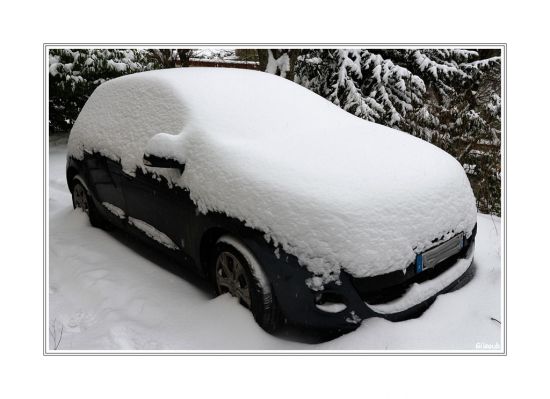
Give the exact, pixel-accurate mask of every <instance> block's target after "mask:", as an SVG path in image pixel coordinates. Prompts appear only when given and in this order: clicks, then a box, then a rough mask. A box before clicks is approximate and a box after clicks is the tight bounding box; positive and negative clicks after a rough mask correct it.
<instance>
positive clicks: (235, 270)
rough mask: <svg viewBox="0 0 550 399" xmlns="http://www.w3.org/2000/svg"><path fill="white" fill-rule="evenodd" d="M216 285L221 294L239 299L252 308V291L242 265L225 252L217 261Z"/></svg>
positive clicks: (233, 256)
mask: <svg viewBox="0 0 550 399" xmlns="http://www.w3.org/2000/svg"><path fill="white" fill-rule="evenodd" d="M216 284H217V286H218V291H219V292H220V293H221V294H224V293H226V292H228V293H230V294H231V295H232V296H234V297H236V298H237V299H239V302H241V303H242V304H243V305H245V306H246V307H247V308H250V305H251V300H250V290H249V283H248V278H247V277H246V274H245V269H244V266H243V265H242V263H241V262H240V261H239V260H238V259H237V257H235V255H233V254H232V253H230V252H227V251H223V252H221V253H220V254H219V255H218V259H217V260H216Z"/></svg>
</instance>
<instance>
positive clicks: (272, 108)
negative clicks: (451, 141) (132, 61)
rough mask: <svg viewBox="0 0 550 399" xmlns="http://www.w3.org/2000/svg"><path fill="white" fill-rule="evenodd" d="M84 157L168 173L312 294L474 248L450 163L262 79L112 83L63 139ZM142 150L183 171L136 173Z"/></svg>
mask: <svg viewBox="0 0 550 399" xmlns="http://www.w3.org/2000/svg"><path fill="white" fill-rule="evenodd" d="M158 133H163V134H159V135H157V134H158ZM153 136H155V137H153ZM84 151H90V152H91V151H98V152H101V153H102V154H104V155H105V156H108V157H110V158H112V159H114V160H117V161H118V160H119V161H120V162H121V164H122V167H123V169H124V170H125V171H126V172H127V173H130V174H131V173H134V172H135V169H136V168H142V169H144V170H149V171H154V172H155V173H158V174H162V175H164V176H165V177H167V178H168V179H169V180H170V181H171V182H172V183H173V184H176V185H179V186H182V187H187V188H188V189H189V190H190V194H191V198H192V199H193V201H194V202H195V203H196V205H197V206H198V208H199V210H200V211H201V212H204V213H206V212H210V211H218V212H224V213H226V214H227V215H229V216H232V217H235V218H238V219H240V220H243V221H244V222H245V223H246V224H247V225H248V226H250V227H253V228H256V229H258V230H261V231H263V232H264V233H265V236H266V239H267V240H271V241H272V242H273V243H274V244H275V245H280V246H282V248H283V249H284V250H285V251H287V252H288V253H291V254H293V255H295V256H296V257H297V258H298V259H299V261H300V262H301V264H303V265H304V266H306V267H307V268H308V269H309V270H310V271H312V272H313V273H315V274H316V275H317V276H318V277H319V278H318V279H313V280H312V281H310V284H313V286H320V285H322V284H323V283H326V282H327V281H330V280H335V279H337V278H338V275H339V272H340V270H341V269H344V270H346V271H347V272H349V273H351V274H352V275H354V276H357V277H366V276H372V275H377V274H381V273H387V272H391V271H394V270H399V269H405V268H406V267H407V266H408V265H409V264H410V263H411V262H413V261H414V259H415V254H416V253H419V252H422V251H424V250H426V249H428V248H430V247H431V246H433V245H435V244H434V243H433V241H434V239H436V238H441V237H450V236H452V235H454V234H456V233H458V232H465V233H466V235H467V236H469V235H470V234H471V231H472V229H473V227H474V225H475V223H476V207H475V199H474V196H473V193H472V190H471V187H470V184H469V182H468V179H467V177H466V174H465V173H464V170H463V168H462V167H461V165H460V164H459V163H458V162H457V161H456V160H455V159H454V158H452V157H451V156H450V155H449V154H447V153H446V152H444V151H442V150H440V149H438V148H437V147H435V146H433V145H431V144H429V143H427V142H424V141H422V140H420V139H417V138H415V137H413V136H411V135H408V134H406V133H402V132H399V131H397V130H393V129H390V128H386V127H383V126H381V125H377V124H374V123H370V122H367V121H364V120H362V119H359V118H357V117H355V116H353V115H351V114H349V113H347V112H345V111H343V110H341V109H340V108H338V107H337V106H335V105H333V104H332V103H330V102H329V101H327V100H325V99H323V98H321V97H320V96H318V95H316V94H314V93H312V92H310V91H308V90H307V89H304V88H302V87H301V86H299V85H297V84H295V83H292V82H290V81H288V80H286V79H282V78H280V77H277V76H273V75H270V74H267V73H262V72H255V71H248V70H236V69H215V68H212V69H211V68H181V69H172V70H162V71H153V72H145V73H138V74H134V75H129V76H125V77H122V78H118V79H114V80H111V81H109V82H106V83H104V84H102V85H101V86H99V87H98V88H97V89H96V91H95V92H94V94H93V95H92V96H91V98H90V99H89V100H88V102H87V103H86V105H85V107H84V109H83V110H82V112H81V114H80V116H79V117H78V119H77V121H76V123H75V126H74V128H73V130H72V132H71V136H70V139H69V155H70V156H73V157H75V158H78V159H82V157H83V156H84ZM145 152H147V153H150V154H155V155H160V156H165V157H170V158H174V159H177V160H179V161H181V162H185V165H186V167H185V172H184V173H183V174H181V175H180V174H179V173H178V172H177V171H175V170H171V169H158V168H150V167H147V166H144V165H143V162H142V159H143V155H144V153H145Z"/></svg>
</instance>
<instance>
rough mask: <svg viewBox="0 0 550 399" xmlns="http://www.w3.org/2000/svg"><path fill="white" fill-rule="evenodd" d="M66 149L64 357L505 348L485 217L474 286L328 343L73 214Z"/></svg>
mask: <svg viewBox="0 0 550 399" xmlns="http://www.w3.org/2000/svg"><path fill="white" fill-rule="evenodd" d="M65 156H66V146H65V144H63V143H62V142H61V143H59V142H58V143H51V144H50V159H49V329H50V348H51V349H53V348H55V347H56V346H57V349H61V350H79V351H81V350H108V351H113V350H154V351H159V350H169V351H170V350H171V351H173V350H200V351H206V350H217V351H219V350H285V351H288V350H299V351H304V350H316V351H317V350H361V351H366V350H401V351H402V350H445V351H451V350H467V351H476V350H498V351H500V350H501V324H500V322H501V320H502V316H501V265H500V263H501V262H500V256H501V253H500V219H499V218H496V217H490V216H488V215H482V214H479V215H478V235H477V244H476V252H475V260H474V276H473V278H472V280H471V281H470V282H469V283H468V284H467V285H466V286H464V287H463V288H461V289H460V290H458V291H455V292H452V293H449V294H446V295H442V296H440V297H439V298H438V299H437V300H436V302H435V303H434V304H433V305H432V306H431V307H430V308H429V309H428V310H427V311H426V312H425V313H424V314H423V315H422V316H421V317H420V318H417V319H413V320H407V321H403V322H398V323H392V322H389V321H385V320H383V319H379V318H374V319H369V320H366V321H364V322H363V324H362V325H361V327H360V328H359V329H358V330H356V331H354V332H352V333H349V334H346V335H344V336H341V337H339V338H336V339H333V340H331V341H327V342H321V343H319V342H315V343H312V342H314V341H315V340H312V339H310V338H309V337H308V336H307V335H305V336H303V335H301V334H298V335H296V332H288V331H287V332H285V333H283V334H282V335H281V336H277V337H275V336H272V335H269V334H267V333H265V332H264V331H263V330H262V329H260V327H258V326H257V324H256V323H255V322H254V320H253V318H252V316H251V315H250V313H249V312H248V311H247V310H246V309H244V308H243V307H241V306H239V305H238V304H237V303H236V301H235V300H234V299H233V298H231V297H230V296H228V295H224V296H221V297H217V298H214V297H213V294H212V291H211V289H210V287H209V285H208V284H207V283H206V282H204V281H202V280H201V279H200V278H198V277H197V276H195V275H194V274H192V273H188V272H186V271H185V270H183V271H182V270H180V268H178V265H177V264H175V263H174V262H172V261H171V260H168V259H166V258H165V257H164V256H162V255H160V254H158V253H156V252H154V251H152V250H150V249H148V248H144V246H143V245H142V244H141V243H139V242H138V241H136V240H133V239H131V238H128V237H127V236H125V235H124V234H122V233H120V232H117V231H114V232H105V231H102V230H99V229H95V228H93V227H91V226H90V224H89V222H88V220H87V217H86V216H85V215H84V214H83V213H81V212H79V211H74V210H73V209H72V204H71V197H70V193H69V192H68V190H67V187H66V183H65Z"/></svg>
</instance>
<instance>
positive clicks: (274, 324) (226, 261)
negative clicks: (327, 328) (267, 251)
mask: <svg viewBox="0 0 550 399" xmlns="http://www.w3.org/2000/svg"><path fill="white" fill-rule="evenodd" d="M213 259H214V260H213V262H212V263H213V264H212V268H213V273H212V274H213V280H214V284H215V287H216V292H217V293H218V295H222V294H225V293H229V294H231V295H232V296H234V297H235V298H237V299H238V301H239V303H240V304H241V305H243V306H244V307H246V308H248V309H250V311H251V312H252V315H253V316H254V319H255V320H256V322H257V323H258V324H259V325H260V326H261V327H262V328H263V329H264V330H266V331H268V332H274V331H276V330H277V329H279V327H280V326H281V324H282V317H281V315H280V312H279V308H278V306H277V301H276V298H275V296H274V295H273V293H272V290H271V286H270V284H269V282H268V281H267V279H266V278H265V275H264V274H263V271H262V270H261V267H260V265H259V264H258V262H257V261H256V259H255V257H254V256H253V255H252V253H251V252H250V251H249V250H248V249H247V248H246V247H245V246H244V245H242V244H241V243H240V242H238V241H237V240H235V239H234V238H232V237H229V236H224V237H221V238H220V239H219V240H218V242H217V243H216V247H215V254H214V257H213Z"/></svg>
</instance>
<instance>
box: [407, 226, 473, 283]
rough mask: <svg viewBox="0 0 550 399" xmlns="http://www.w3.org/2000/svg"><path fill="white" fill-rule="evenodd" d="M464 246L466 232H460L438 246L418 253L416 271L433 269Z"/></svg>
mask: <svg viewBox="0 0 550 399" xmlns="http://www.w3.org/2000/svg"><path fill="white" fill-rule="evenodd" d="M463 247H464V233H460V234H458V235H456V236H454V237H453V238H451V239H450V240H448V241H445V242H444V243H442V244H439V245H438V246H437V247H434V248H432V249H429V250H427V251H426V252H423V253H421V254H417V255H416V272H417V273H420V272H421V271H424V270H427V269H431V268H432V267H434V266H435V265H437V264H438V263H440V262H443V261H444V260H445V259H447V258H450V257H451V256H453V255H456V254H457V253H459V252H460V250H461V249H462V248H463Z"/></svg>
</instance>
